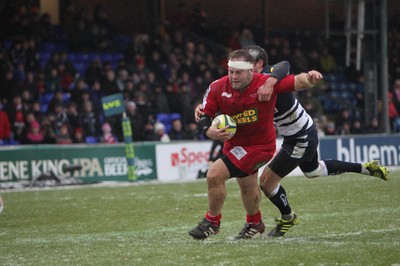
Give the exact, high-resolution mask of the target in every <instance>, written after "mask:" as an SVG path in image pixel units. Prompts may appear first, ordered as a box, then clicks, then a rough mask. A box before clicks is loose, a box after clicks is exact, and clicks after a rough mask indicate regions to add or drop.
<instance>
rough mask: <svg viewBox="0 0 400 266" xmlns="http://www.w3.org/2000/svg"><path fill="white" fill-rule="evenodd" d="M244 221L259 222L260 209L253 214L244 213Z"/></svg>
mask: <svg viewBox="0 0 400 266" xmlns="http://www.w3.org/2000/svg"><path fill="white" fill-rule="evenodd" d="M246 222H247V223H248V224H258V223H259V222H261V211H258V212H257V213H256V214H254V215H248V214H246Z"/></svg>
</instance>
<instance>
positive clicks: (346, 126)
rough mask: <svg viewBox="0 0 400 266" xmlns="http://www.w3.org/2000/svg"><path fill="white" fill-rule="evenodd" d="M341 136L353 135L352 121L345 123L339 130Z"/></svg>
mask: <svg viewBox="0 0 400 266" xmlns="http://www.w3.org/2000/svg"><path fill="white" fill-rule="evenodd" d="M337 134H339V135H350V134H351V121H344V122H343V123H342V124H341V126H340V127H339V128H338V129H337Z"/></svg>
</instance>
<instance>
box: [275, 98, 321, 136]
mask: <svg viewBox="0 0 400 266" xmlns="http://www.w3.org/2000/svg"><path fill="white" fill-rule="evenodd" d="M277 96H278V97H277V99H276V104H275V114H274V124H275V126H276V128H277V129H278V132H279V134H280V135H282V136H283V137H285V138H286V137H298V136H302V135H306V134H307V133H308V129H310V128H311V127H312V125H313V124H314V122H313V120H312V118H311V116H310V115H309V114H308V113H307V111H306V110H305V109H304V108H303V106H302V105H301V104H300V103H299V101H298V100H297V99H296V97H294V95H293V93H292V92H286V93H279V94H278V95H277Z"/></svg>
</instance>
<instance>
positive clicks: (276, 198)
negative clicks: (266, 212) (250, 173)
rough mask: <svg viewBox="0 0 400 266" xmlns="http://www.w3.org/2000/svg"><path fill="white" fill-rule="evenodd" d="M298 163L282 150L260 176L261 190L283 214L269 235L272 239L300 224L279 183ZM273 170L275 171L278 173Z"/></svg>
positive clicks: (276, 219)
mask: <svg viewBox="0 0 400 266" xmlns="http://www.w3.org/2000/svg"><path fill="white" fill-rule="evenodd" d="M298 163H299V160H298V159H293V158H290V156H288V154H287V153H286V152H285V151H284V150H283V149H281V151H280V152H278V154H277V155H276V156H275V158H274V159H273V160H272V161H271V162H270V164H269V165H267V166H266V167H265V168H264V170H263V173H262V174H261V176H260V187H261V190H262V191H263V193H264V195H265V196H266V197H267V198H268V199H269V200H270V201H271V203H272V204H274V205H275V207H277V208H278V209H279V212H280V214H281V217H279V218H275V222H276V226H275V227H274V228H273V229H272V230H271V231H270V232H269V233H268V236H270V237H280V236H283V235H284V234H285V233H286V232H287V231H288V230H289V229H290V228H291V227H293V226H294V225H296V224H297V223H298V218H297V215H296V214H295V213H294V212H293V211H292V209H291V207H290V204H289V200H288V198H287V194H286V190H285V189H284V187H283V186H282V185H280V183H279V182H280V180H281V179H282V178H283V177H284V176H285V175H287V174H288V173H290V172H291V171H292V170H294V169H295V168H296V167H297V165H298ZM272 169H275V171H276V172H275V171H274V170H272ZM278 173H279V174H278ZM281 176H282V177H281Z"/></svg>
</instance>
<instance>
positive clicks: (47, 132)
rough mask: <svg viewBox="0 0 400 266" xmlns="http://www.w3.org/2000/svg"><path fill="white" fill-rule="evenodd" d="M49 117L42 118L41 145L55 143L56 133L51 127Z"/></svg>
mask: <svg viewBox="0 0 400 266" xmlns="http://www.w3.org/2000/svg"><path fill="white" fill-rule="evenodd" d="M50 116H51V115H49V116H43V118H42V123H41V128H42V133H43V143H46V144H54V143H55V142H56V132H55V130H54V127H53V126H52V121H51V119H50Z"/></svg>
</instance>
